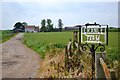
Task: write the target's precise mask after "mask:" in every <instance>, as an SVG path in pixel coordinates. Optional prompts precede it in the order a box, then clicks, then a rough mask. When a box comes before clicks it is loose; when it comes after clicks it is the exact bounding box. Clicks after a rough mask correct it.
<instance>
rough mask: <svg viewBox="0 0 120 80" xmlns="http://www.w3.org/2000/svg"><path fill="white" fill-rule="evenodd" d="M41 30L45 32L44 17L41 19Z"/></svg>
mask: <svg viewBox="0 0 120 80" xmlns="http://www.w3.org/2000/svg"><path fill="white" fill-rule="evenodd" d="M41 31H42V32H45V31H46V20H45V19H43V20H42V21H41Z"/></svg>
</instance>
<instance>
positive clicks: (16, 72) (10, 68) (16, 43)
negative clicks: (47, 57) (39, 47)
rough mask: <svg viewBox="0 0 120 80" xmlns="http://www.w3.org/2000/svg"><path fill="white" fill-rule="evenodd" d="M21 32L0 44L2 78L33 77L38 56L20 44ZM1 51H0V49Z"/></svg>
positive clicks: (37, 64) (37, 65) (37, 66)
mask: <svg viewBox="0 0 120 80" xmlns="http://www.w3.org/2000/svg"><path fill="white" fill-rule="evenodd" d="M22 38H23V33H19V34H18V35H17V36H15V37H13V38H12V39H10V40H8V41H6V42H4V43H2V44H0V49H1V47H2V77H3V78H29V77H32V78H35V76H36V75H37V70H38V68H39V64H40V56H39V55H38V54H37V53H36V52H34V51H33V50H31V49H30V48H28V47H26V46H25V45H24V44H22ZM0 52H1V51H0Z"/></svg>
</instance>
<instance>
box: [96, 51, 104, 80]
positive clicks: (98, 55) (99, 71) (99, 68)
mask: <svg viewBox="0 0 120 80" xmlns="http://www.w3.org/2000/svg"><path fill="white" fill-rule="evenodd" d="M100 58H102V59H103V60H105V53H96V54H95V77H96V78H105V74H104V71H103V68H102V66H101V65H100V60H99V59H100Z"/></svg>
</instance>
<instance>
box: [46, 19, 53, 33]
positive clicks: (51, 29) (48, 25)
mask: <svg viewBox="0 0 120 80" xmlns="http://www.w3.org/2000/svg"><path fill="white" fill-rule="evenodd" d="M47 31H48V32H51V31H53V24H52V20H51V19H47Z"/></svg>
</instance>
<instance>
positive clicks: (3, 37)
mask: <svg viewBox="0 0 120 80" xmlns="http://www.w3.org/2000/svg"><path fill="white" fill-rule="evenodd" d="M14 35H15V34H14V33H12V31H11V30H0V43H2V42H5V41H7V40H8V39H10V38H11V37H13V36H14Z"/></svg>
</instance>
